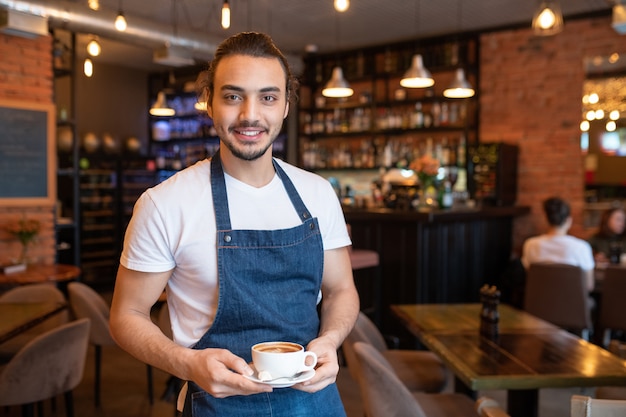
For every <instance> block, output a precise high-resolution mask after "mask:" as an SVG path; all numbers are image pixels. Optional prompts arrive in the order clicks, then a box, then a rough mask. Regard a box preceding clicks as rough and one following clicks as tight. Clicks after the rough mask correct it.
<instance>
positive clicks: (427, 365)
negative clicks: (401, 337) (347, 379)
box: [342, 312, 448, 392]
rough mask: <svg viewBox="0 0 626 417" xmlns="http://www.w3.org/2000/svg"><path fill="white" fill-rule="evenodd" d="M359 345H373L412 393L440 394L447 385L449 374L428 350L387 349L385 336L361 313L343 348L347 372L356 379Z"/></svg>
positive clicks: (439, 360)
mask: <svg viewBox="0 0 626 417" xmlns="http://www.w3.org/2000/svg"><path fill="white" fill-rule="evenodd" d="M356 342H366V343H369V344H370V345H372V346H374V347H375V348H376V350H378V351H379V352H380V354H381V355H382V356H383V357H384V358H385V360H386V361H387V362H388V363H389V364H390V366H391V368H392V370H393V371H394V372H395V373H396V375H397V376H398V378H399V379H400V380H401V381H402V383H403V384H404V385H405V386H406V388H407V389H408V390H409V391H424V392H440V391H441V390H443V388H444V387H445V385H446V382H447V378H448V371H447V370H446V367H445V365H444V364H443V362H442V361H441V359H439V358H438V357H437V355H435V354H434V353H432V352H430V351H426V350H403V349H388V348H387V343H386V341H385V338H384V336H383V335H382V334H381V333H380V331H379V330H378V328H377V327H376V325H375V324H374V323H373V322H372V321H371V320H370V319H369V318H368V317H367V316H366V315H365V314H364V313H362V312H360V313H359V316H358V318H357V321H356V324H355V326H354V328H353V329H352V331H351V332H350V334H349V335H348V337H347V338H346V340H345V341H344V343H343V345H342V347H343V353H344V356H345V359H346V362H347V365H348V370H349V371H350V375H351V376H352V378H353V379H355V380H356V379H357V374H356V367H357V364H358V362H357V361H356V359H355V356H354V343H356Z"/></svg>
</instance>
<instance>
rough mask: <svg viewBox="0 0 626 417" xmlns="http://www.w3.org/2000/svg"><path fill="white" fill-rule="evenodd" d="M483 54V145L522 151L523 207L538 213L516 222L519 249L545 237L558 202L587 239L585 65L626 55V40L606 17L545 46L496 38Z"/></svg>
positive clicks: (572, 25)
mask: <svg viewBox="0 0 626 417" xmlns="http://www.w3.org/2000/svg"><path fill="white" fill-rule="evenodd" d="M620 45H622V46H621V48H620ZM480 47H481V49H480V132H479V137H480V140H481V141H483V142H491V141H503V142H507V143H512V144H517V145H518V146H519V148H520V163H519V180H518V189H519V193H518V204H520V205H528V206H530V207H531V208H532V213H531V214H530V215H529V216H526V217H524V218H520V219H518V220H517V221H516V224H515V237H514V247H515V248H516V249H517V250H518V251H519V250H520V248H521V245H522V243H523V241H524V239H526V238H527V237H529V236H532V235H536V234H538V233H541V232H543V231H544V230H545V228H546V222H545V219H544V216H543V211H542V208H541V203H542V201H543V200H544V199H546V198H548V197H550V196H553V195H558V196H561V197H563V198H565V199H567V200H568V201H569V202H570V204H571V206H572V212H573V213H572V214H573V217H574V224H573V226H572V229H571V230H570V233H571V234H573V235H575V236H579V237H583V238H584V237H586V235H584V231H583V226H582V209H583V205H584V198H583V197H584V182H583V155H582V153H581V151H580V130H579V124H580V121H581V114H582V104H581V97H582V85H583V81H584V78H585V73H584V69H583V58H584V57H586V56H596V55H603V56H606V55H609V54H610V53H612V52H616V49H617V52H624V49H625V47H626V37H623V36H620V35H618V34H617V33H616V32H615V31H614V30H613V29H612V28H611V21H610V17H604V18H595V19H586V20H577V21H571V22H570V21H566V22H565V28H564V30H563V32H561V33H559V34H558V35H556V36H552V37H545V38H538V37H534V36H533V35H532V32H531V30H530V29H520V30H510V31H502V32H497V33H489V34H485V35H483V36H482V37H481V42H480Z"/></svg>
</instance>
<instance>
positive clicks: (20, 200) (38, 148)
mask: <svg viewBox="0 0 626 417" xmlns="http://www.w3.org/2000/svg"><path fill="white" fill-rule="evenodd" d="M54 131H55V124H54V105H53V104H46V103H32V102H23V101H12V100H0V205H31V204H32V205H38V204H54V201H55V200H56V196H55V192H56V191H55V190H56V187H55V184H56V181H55V178H56V177H55V171H56V157H55V148H54Z"/></svg>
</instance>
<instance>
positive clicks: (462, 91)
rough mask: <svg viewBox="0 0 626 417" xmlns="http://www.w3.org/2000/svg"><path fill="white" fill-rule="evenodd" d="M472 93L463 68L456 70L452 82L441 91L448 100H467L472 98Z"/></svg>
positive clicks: (472, 90) (472, 89)
mask: <svg viewBox="0 0 626 417" xmlns="http://www.w3.org/2000/svg"><path fill="white" fill-rule="evenodd" d="M474 93H475V91H474V88H473V87H472V85H471V84H470V83H469V82H468V81H467V79H466V78H465V71H463V68H458V69H457V70H456V73H455V75H454V80H453V81H452V83H451V84H450V86H449V87H448V88H446V89H445V90H444V91H443V95H444V96H445V97H448V98H467V97H472V96H473V95H474Z"/></svg>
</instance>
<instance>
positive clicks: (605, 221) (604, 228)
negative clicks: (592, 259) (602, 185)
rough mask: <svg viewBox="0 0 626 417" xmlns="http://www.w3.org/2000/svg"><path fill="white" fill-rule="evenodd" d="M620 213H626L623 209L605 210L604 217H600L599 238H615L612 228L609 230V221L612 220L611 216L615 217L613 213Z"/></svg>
mask: <svg viewBox="0 0 626 417" xmlns="http://www.w3.org/2000/svg"><path fill="white" fill-rule="evenodd" d="M618 211H622V212H623V211H624V209H623V208H621V207H611V208H610V209H608V210H605V211H604V212H603V213H602V217H600V228H599V229H598V235H599V236H603V237H614V236H616V235H615V232H613V231H612V230H611V229H610V228H609V219H610V218H611V216H612V215H613V213H615V212H618ZM625 233H626V231H624V232H622V235H624V234H625Z"/></svg>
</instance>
